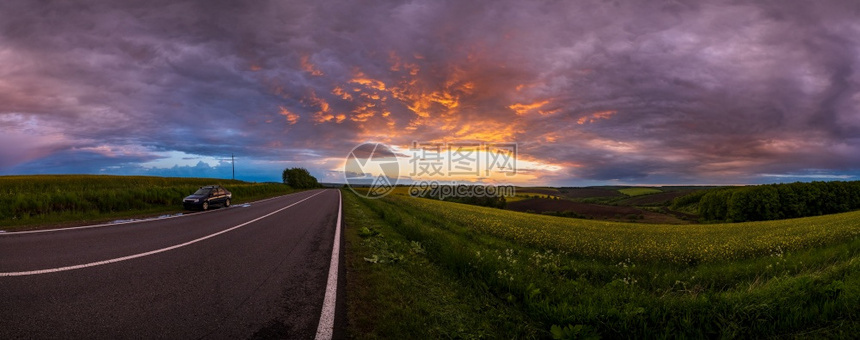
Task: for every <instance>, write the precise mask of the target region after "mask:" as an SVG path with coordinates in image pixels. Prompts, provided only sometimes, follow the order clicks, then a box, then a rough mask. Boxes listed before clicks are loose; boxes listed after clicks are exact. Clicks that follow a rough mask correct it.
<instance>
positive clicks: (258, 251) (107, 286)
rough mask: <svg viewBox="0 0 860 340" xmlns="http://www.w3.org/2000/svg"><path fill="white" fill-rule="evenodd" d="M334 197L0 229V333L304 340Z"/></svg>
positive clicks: (317, 306) (330, 240) (321, 275)
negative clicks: (104, 222)
mask: <svg viewBox="0 0 860 340" xmlns="http://www.w3.org/2000/svg"><path fill="white" fill-rule="evenodd" d="M339 195H340V193H339V192H338V191H337V190H313V191H305V192H300V193H295V194H291V195H286V196H281V197H278V198H274V199H269V200H264V201H259V202H254V203H252V204H250V205H249V206H235V207H231V208H224V209H217V210H213V211H209V212H203V213H195V214H189V215H186V216H182V217H177V218H169V219H161V220H152V221H143V222H136V223H129V224H121V225H112V226H103V227H93V228H76V229H69V230H56V231H50V232H38V233H8V234H0V339H18V338H28V339H33V338H37V339H42V338H63V339H75V338H88V339H92V338H102V339H108V338H110V339H124V338H170V339H176V338H180V339H200V338H212V339H221V338H224V339H228V338H229V339H245V338H290V339H313V338H314V336H315V335H316V334H317V331H318V326H319V322H320V313H321V309H322V308H323V307H322V306H323V300H324V297H325V295H326V286H327V279H328V277H329V276H331V274H332V273H329V267H330V264H335V263H336V262H337V261H333V260H332V249H333V245H334V244H335V240H334V237H335V231H336V229H337V228H338V226H337V224H338V220H339V218H338V217H339V216H338V215H339V213H340V212H339V204H340V196H339ZM338 242H340V241H339V240H338ZM336 273H337V271H334V274H335V275H334V277H338V275H336ZM339 277H343V275H340V276H339ZM340 281H342V280H340ZM341 284H342V282H341ZM329 290H332V289H329ZM329 295H331V293H330V294H329ZM343 300H344V299H342V298H341V299H337V300H336V305H338V309H337V313H336V315H337V317H336V318H335V321H336V322H335V326H334V336H335V337H336V338H337V337H339V335H342V334H341V328H342V327H339V325H340V324H342V323H343V317H342V316H341V315H342V314H343V312H342V310H343V308H340V307H341V306H340V305H342V301H343ZM327 302H328V300H327Z"/></svg>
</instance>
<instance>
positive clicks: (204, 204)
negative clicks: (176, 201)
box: [182, 185, 233, 210]
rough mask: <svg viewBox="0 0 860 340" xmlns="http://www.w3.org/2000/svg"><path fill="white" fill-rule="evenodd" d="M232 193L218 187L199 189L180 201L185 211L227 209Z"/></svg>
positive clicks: (211, 186) (210, 186)
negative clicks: (214, 208) (218, 207)
mask: <svg viewBox="0 0 860 340" xmlns="http://www.w3.org/2000/svg"><path fill="white" fill-rule="evenodd" d="M231 199H233V193H231V192H229V191H227V189H224V188H223V187H221V186H220V185H207V186H205V187H200V189H198V190H197V191H196V192H194V193H193V194H191V195H190V196H188V197H186V198H185V199H183V200H182V205H183V206H185V209H189V210H190V209H200V210H208V209H209V208H210V207H212V206H216V205H217V206H222V207H229V206H230V200H231Z"/></svg>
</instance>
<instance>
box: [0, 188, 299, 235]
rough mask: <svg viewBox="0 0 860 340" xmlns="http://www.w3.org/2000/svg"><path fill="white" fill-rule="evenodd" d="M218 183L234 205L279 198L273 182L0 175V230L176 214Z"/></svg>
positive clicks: (280, 190) (284, 190)
mask: <svg viewBox="0 0 860 340" xmlns="http://www.w3.org/2000/svg"><path fill="white" fill-rule="evenodd" d="M210 184H220V185H223V186H224V187H225V188H227V189H228V190H230V191H231V192H232V193H233V196H234V197H235V199H234V203H242V202H248V201H252V200H256V199H261V198H266V197H271V196H277V195H283V194H287V193H290V192H292V191H293V190H292V189H291V188H290V187H288V186H286V185H283V184H277V183H248V182H243V181H235V180H224V179H213V178H166V177H145V176H97V175H52V176H0V228H3V229H6V230H23V229H32V228H39V227H45V226H56V225H63V224H67V223H84V222H92V221H105V220H110V219H115V218H125V217H131V216H144V215H152V214H164V213H173V212H180V211H182V198H184V197H185V196H188V195H190V194H191V193H193V192H194V191H195V190H197V188H199V187H201V186H204V185H210Z"/></svg>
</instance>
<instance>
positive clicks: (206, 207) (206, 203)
mask: <svg viewBox="0 0 860 340" xmlns="http://www.w3.org/2000/svg"><path fill="white" fill-rule="evenodd" d="M203 210H209V202H203Z"/></svg>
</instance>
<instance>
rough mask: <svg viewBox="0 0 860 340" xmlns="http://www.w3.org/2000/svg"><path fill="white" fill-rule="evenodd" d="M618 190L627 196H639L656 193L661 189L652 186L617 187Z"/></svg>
mask: <svg viewBox="0 0 860 340" xmlns="http://www.w3.org/2000/svg"><path fill="white" fill-rule="evenodd" d="M618 192H620V193H622V194H625V195H627V196H641V195H648V194H656V193H660V192H663V191H662V190H660V189H654V188H624V189H618Z"/></svg>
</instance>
